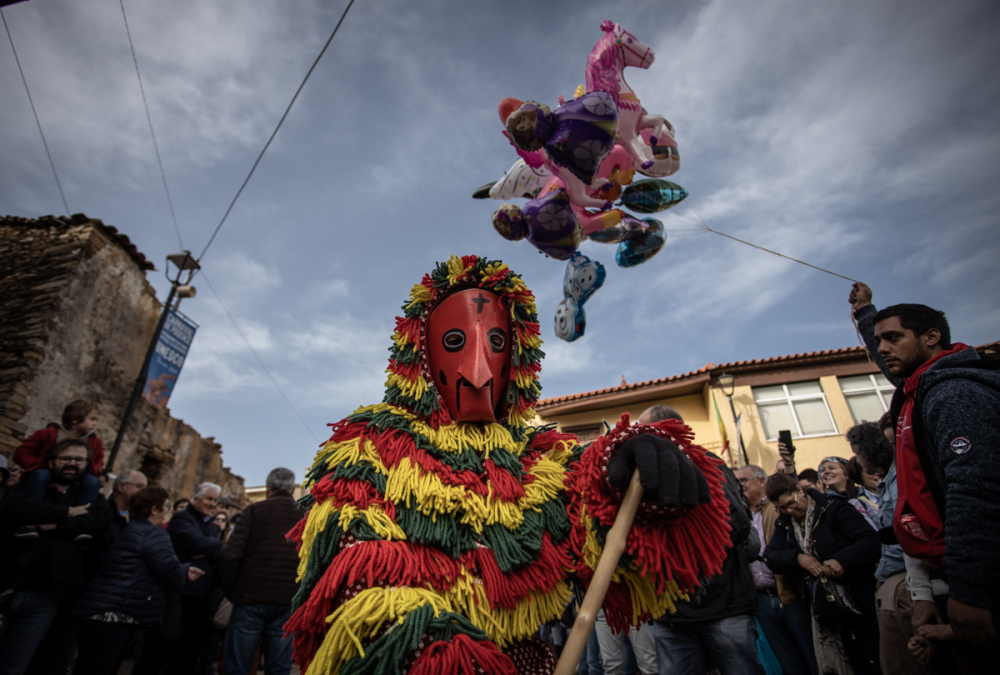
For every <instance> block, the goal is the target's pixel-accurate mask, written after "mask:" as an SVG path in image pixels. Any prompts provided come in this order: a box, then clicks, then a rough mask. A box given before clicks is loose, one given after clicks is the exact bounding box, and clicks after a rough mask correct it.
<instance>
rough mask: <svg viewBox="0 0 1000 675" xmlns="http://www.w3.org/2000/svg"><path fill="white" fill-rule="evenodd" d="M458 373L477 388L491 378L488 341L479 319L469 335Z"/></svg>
mask: <svg viewBox="0 0 1000 675" xmlns="http://www.w3.org/2000/svg"><path fill="white" fill-rule="evenodd" d="M458 374H459V375H461V376H462V377H464V378H465V379H466V380H468V381H469V384H471V385H472V386H473V387H476V388H477V389H478V388H480V387H483V386H485V385H486V383H487V382H489V381H490V380H491V379H493V373H492V372H490V341H489V340H488V339H486V331H484V330H483V324H482V323H480V322H479V321H477V322H476V327H475V328H473V329H472V335H470V336H469V342H468V344H467V345H466V347H465V353H464V354H463V355H462V363H461V364H460V365H459V366H458Z"/></svg>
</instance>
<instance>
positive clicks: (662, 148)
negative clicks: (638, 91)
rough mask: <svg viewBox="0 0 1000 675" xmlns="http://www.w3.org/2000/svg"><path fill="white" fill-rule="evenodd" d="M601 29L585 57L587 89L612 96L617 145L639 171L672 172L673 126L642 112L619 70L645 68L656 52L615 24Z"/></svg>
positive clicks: (677, 163) (675, 163)
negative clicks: (616, 124)
mask: <svg viewBox="0 0 1000 675" xmlns="http://www.w3.org/2000/svg"><path fill="white" fill-rule="evenodd" d="M601 30H603V31H604V37H602V38H601V39H600V40H598V41H597V44H596V45H594V49H593V51H591V52H590V56H589V57H587V70H586V82H587V91H588V92H591V91H597V90H601V91H606V92H608V93H609V94H611V96H612V97H613V98H614V100H615V104H616V105H617V106H618V125H619V126H618V136H619V138H618V141H617V144H618V145H620V146H622V147H623V148H625V149H626V150H627V151H628V153H629V154H630V155H631V156H632V159H633V160H634V163H635V168H636V169H637V170H638V171H639V172H640V173H643V174H645V175H647V176H653V177H656V178H661V177H663V176H669V175H671V174H673V173H676V172H677V170H678V169H680V168H681V160H680V155H679V154H678V152H677V142H676V141H674V130H673V128H672V127H671V126H670V123H669V122H668V121H667V120H666V119H664V118H663V116H662V115H650V114H647V113H645V112H644V111H643V109H642V104H641V103H640V102H639V97H638V96H636V95H635V92H634V91H632V88H631V87H629V86H628V83H626V82H625V77H624V73H623V71H624V70H625V68H626V67H628V66H632V67H636V68H642V69H644V70H645V69H647V68H649V66H651V65H652V64H653V59H654V58H655V57H656V55H655V54H654V53H653V50H652V49H650V48H649V47H647V46H646V45H644V44H642V43H641V42H639V40H637V39H636V37H635V36H634V35H632V34H631V33H629V32H628V31H626V30H623V29H622V27H621V26H619V25H618V24H616V23H613V22H611V21H605V22H604V23H602V24H601ZM647 143H648V144H647Z"/></svg>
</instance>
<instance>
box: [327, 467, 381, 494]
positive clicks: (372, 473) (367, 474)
mask: <svg viewBox="0 0 1000 675" xmlns="http://www.w3.org/2000/svg"><path fill="white" fill-rule="evenodd" d="M341 479H343V480H361V481H364V482H366V483H370V484H371V485H374V486H375V489H376V490H378V493H379V494H380V495H385V485H386V480H387V479H386V477H385V476H383V475H382V474H380V473H379V472H378V471H377V470H376V469H375V467H374V466H373V465H372V464H371V463H369V462H366V461H364V460H362V461H360V462H358V463H357V464H349V465H348V464H339V465H338V466H337V468H336V469H334V471H333V480H341Z"/></svg>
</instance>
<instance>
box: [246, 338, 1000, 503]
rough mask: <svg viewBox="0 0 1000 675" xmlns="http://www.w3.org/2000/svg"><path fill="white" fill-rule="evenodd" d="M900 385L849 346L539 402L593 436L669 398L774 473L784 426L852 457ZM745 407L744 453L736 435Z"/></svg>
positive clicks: (986, 349) (800, 441)
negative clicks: (856, 437) (855, 442)
mask: <svg viewBox="0 0 1000 675" xmlns="http://www.w3.org/2000/svg"><path fill="white" fill-rule="evenodd" d="M976 350H977V351H978V352H979V354H980V355H981V356H984V357H987V358H990V357H992V358H997V357H1000V341H998V342H992V343H990V344H986V345H982V346H980V347H977V348H976ZM726 376H731V378H730V377H726ZM720 380H721V382H720ZM892 392H893V387H892V385H891V384H889V381H888V380H886V379H885V377H883V376H882V374H881V373H880V372H879V371H878V368H877V367H876V366H875V364H874V363H872V362H871V361H869V359H868V354H867V352H866V351H865V350H864V349H863V348H862V347H851V348H848V349H835V350H830V351H820V352H810V353H808V354H795V355H793V356H778V357H773V358H768V359H760V360H754V361H737V362H734V363H724V364H722V365H716V364H714V363H709V364H708V365H706V366H705V367H703V368H700V369H698V370H695V371H692V372H689V373H684V374H683V375H674V376H671V377H665V378H662V379H658V380H650V381H648V382H639V383H635V384H627V383H624V382H623V383H622V384H621V385H619V386H617V387H612V388H609V389H599V390H597V391H588V392H584V393H581V394H572V395H569V396H558V397H555V398H547V399H543V400H542V401H540V402H539V404H538V407H537V411H538V414H539V416H540V418H541V420H540V422H542V423H547V422H557V423H558V424H559V428H560V429H561V430H563V431H566V432H571V433H575V434H576V435H577V436H579V437H580V439H581V441H583V442H588V441H591V440H593V439H594V438H596V437H597V436H599V435H600V434H602V433H604V429H605V426H604V425H605V424H609V425H612V426H613V425H614V424H615V423H616V422H617V421H618V419H619V418H620V417H621V414H622V413H623V412H631V413H632V421H633V422H634V421H636V420H637V419H638V417H639V415H640V414H641V413H642V411H643V410H645V409H646V408H648V407H649V406H652V405H657V404H661V403H662V404H666V405H669V406H671V407H673V408H675V409H676V410H677V411H678V412H679V413H680V414H681V416H682V417H683V418H684V421H685V422H686V423H687V424H688V425H689V426H690V427H691V428H692V429H693V430H694V433H695V439H696V441H697V442H698V443H699V444H700V445H702V446H704V447H705V448H706V449H708V450H711V451H712V452H715V453H716V454H718V455H719V456H721V457H722V458H723V459H724V460H726V462H727V463H728V464H729V465H730V466H740V465H743V464H747V463H749V464H757V465H759V466H761V467H763V468H764V469H765V470H766V471H767V472H768V473H772V472H774V470H775V464H776V463H777V461H778V443H777V439H778V431H780V430H783V429H788V430H790V431H791V432H792V438H793V439H794V443H795V448H796V455H795V463H796V467H797V468H798V469H799V470H800V471H801V470H802V469H806V468H813V469H815V468H816V467H817V466H818V465H819V463H820V461H822V459H823V458H824V457H829V456H831V455H836V456H839V457H850V456H851V455H852V454H853V453H852V452H851V448H850V446H849V445H848V443H847V441H846V440H845V439H844V433H845V432H846V431H847V430H848V429H850V428H851V427H852V426H854V425H855V424H857V423H858V422H861V421H862V420H869V421H872V422H875V421H877V420H878V418H879V417H881V416H882V414H883V413H884V412H885V411H887V410H888V407H889V401H890V399H891V398H892ZM734 410H735V415H734V413H733V411H734ZM737 416H738V417H739V418H740V426H741V435H742V439H743V446H744V448H745V456H741V454H742V453H740V452H739V444H738V442H737V440H736V439H737V433H736V424H735V419H734V418H735V417H737ZM727 439H728V440H729V441H730V442H729V444H728V445H729V449H728V451H727V450H726V449H725V446H726V443H725V441H726V440H727ZM248 492H249V491H248Z"/></svg>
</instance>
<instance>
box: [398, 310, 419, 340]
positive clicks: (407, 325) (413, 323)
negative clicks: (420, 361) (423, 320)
mask: <svg viewBox="0 0 1000 675" xmlns="http://www.w3.org/2000/svg"><path fill="white" fill-rule="evenodd" d="M396 332H397V333H399V334H400V335H403V336H405V337H406V340H407V342H409V343H411V344H414V345H415V344H417V342H418V341H419V340H420V319H407V318H406V317H402V316H397V317H396Z"/></svg>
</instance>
